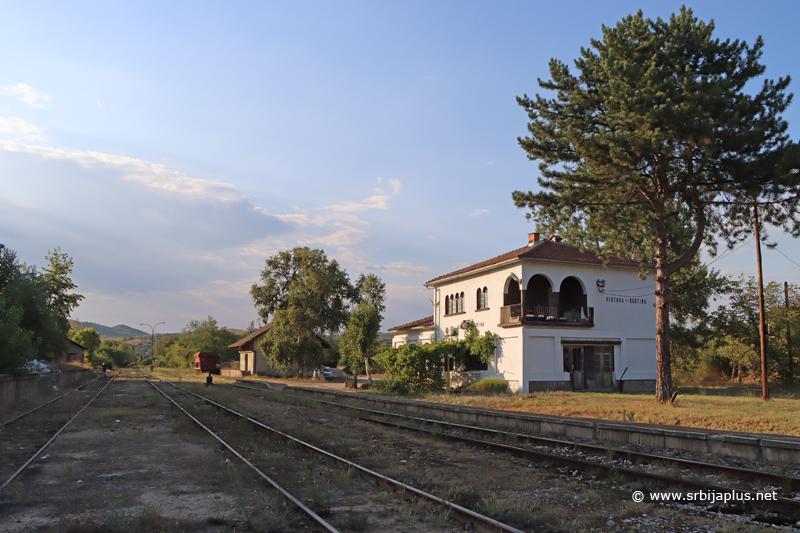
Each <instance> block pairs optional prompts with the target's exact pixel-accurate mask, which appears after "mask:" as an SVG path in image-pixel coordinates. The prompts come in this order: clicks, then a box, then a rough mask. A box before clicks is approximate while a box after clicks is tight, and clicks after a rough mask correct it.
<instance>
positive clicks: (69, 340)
mask: <svg viewBox="0 0 800 533" xmlns="http://www.w3.org/2000/svg"><path fill="white" fill-rule="evenodd" d="M67 342H71V343H72V344H74V345H75V346H78V347H79V348H82V349H84V350H88V348H87V347H86V346H84V345H83V344H81V343H79V342H75V341H74V340H72V339H69V338H68V339H67Z"/></svg>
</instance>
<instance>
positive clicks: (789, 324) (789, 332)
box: [783, 281, 794, 384]
mask: <svg viewBox="0 0 800 533" xmlns="http://www.w3.org/2000/svg"><path fill="white" fill-rule="evenodd" d="M783 301H784V303H785V304H786V353H787V354H788V355H789V365H788V366H789V384H792V383H794V361H793V360H792V321H791V317H790V316H789V282H788V281H784V282H783Z"/></svg>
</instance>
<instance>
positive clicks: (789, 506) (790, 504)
mask: <svg viewBox="0 0 800 533" xmlns="http://www.w3.org/2000/svg"><path fill="white" fill-rule="evenodd" d="M234 386H236V387H242V388H248V389H252V390H257V391H264V390H265V389H258V388H255V387H245V386H243V385H234ZM269 392H273V393H274V394H281V395H283V396H285V394H284V393H279V392H275V391H269ZM311 401H314V402H318V403H322V404H328V405H331V406H335V407H338V408H346V409H353V410H357V411H362V412H367V413H370V414H377V415H382V416H390V417H396V418H402V419H407V420H413V421H415V422H423V423H427V424H437V425H439V426H442V427H444V428H450V429H464V430H472V431H480V432H484V433H488V434H492V435H493V436H496V437H498V436H502V437H506V436H511V437H512V438H519V439H520V440H528V441H530V442H532V443H536V444H545V445H548V446H562V447H570V448H576V449H578V450H582V451H589V452H591V453H596V454H606V453H608V450H606V449H605V448H601V447H599V446H590V445H581V444H576V443H572V442H566V441H560V440H557V439H546V438H542V437H531V436H527V435H517V434H513V433H511V434H509V433H504V432H500V431H497V430H490V429H485V428H476V427H473V426H465V425H460V424H453V423H449V422H440V421H437V420H429V419H424V418H418V417H410V416H405V415H399V414H396V413H389V412H386V411H377V410H372V409H365V408H363V407H355V406H351V405H346V404H339V403H336V402H328V401H325V400H317V399H314V398H312V399H311ZM361 419H362V420H364V421H368V422H373V423H379V424H382V425H386V426H393V427H397V428H399V429H404V430H412V431H417V432H421V433H425V434H428V435H431V436H436V437H441V438H445V439H447V440H452V441H457V442H462V443H467V444H472V445H479V446H485V447H489V448H494V449H497V450H500V451H504V452H508V453H514V454H517V455H522V456H527V457H532V458H536V459H544V460H548V461H551V462H556V463H561V464H567V465H569V466H571V467H575V468H581V469H583V470H587V469H588V470H591V469H593V468H594V469H599V470H604V471H606V472H608V473H610V472H612V471H615V472H619V473H620V474H622V475H625V476H627V477H630V478H634V479H642V478H645V479H650V480H653V481H656V482H663V483H668V484H672V485H682V486H684V487H693V488H698V489H702V490H706V491H716V492H725V491H731V492H734V493H738V494H742V495H744V494H749V497H750V501H753V502H755V501H756V498H755V497H754V495H755V492H754V491H748V490H742V489H736V488H731V487H725V486H722V485H714V484H710V483H705V482H700V481H693V480H688V479H683V478H675V477H670V476H665V475H661V474H655V473H651V472H644V471H641V470H635V469H631V468H625V467H621V466H618V465H606V464H603V463H598V462H593V461H587V460H584V459H576V458H573V457H569V456H563V455H556V454H552V453H546V452H540V451H535V450H529V449H527V448H520V447H518V446H510V445H507V444H498V443H495V442H489V441H485V440H478V439H472V438H469V437H462V436H460V435H453V434H451V433H444V432H432V431H430V430H426V429H421V428H416V427H412V426H405V425H402V424H396V423H393V422H387V421H384V420H376V419H370V418H361ZM612 454H613V456H614V457H617V458H625V459H627V460H631V459H633V460H634V461H635V460H645V461H648V462H661V463H665V464H666V463H671V464H672V465H673V466H675V467H678V468H684V469H685V468H692V469H703V470H712V471H715V472H716V473H719V474H727V475H736V476H738V477H739V478H740V479H741V478H746V479H759V480H761V481H765V482H768V483H770V484H774V485H777V486H785V485H787V484H788V485H789V487H788V488H789V489H790V490H793V489H796V488H797V487H799V486H800V478H797V477H795V476H786V475H780V474H772V473H769V472H762V471H758V470H752V469H743V468H737V467H729V466H724V465H712V464H710V463H703V462H698V461H690V460H686V459H679V458H671V457H663V456H658V455H652V454H643V453H637V452H632V451H627V450H613V451H612ZM758 503H759V504H760V505H762V506H763V507H768V508H770V509H773V510H775V511H778V512H782V513H790V514H792V515H795V516H800V501H798V500H792V499H789V498H778V499H777V500H771V501H760V502H758Z"/></svg>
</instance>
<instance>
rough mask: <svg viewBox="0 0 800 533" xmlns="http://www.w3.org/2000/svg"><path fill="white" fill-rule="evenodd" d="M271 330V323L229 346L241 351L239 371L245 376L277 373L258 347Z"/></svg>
mask: <svg viewBox="0 0 800 533" xmlns="http://www.w3.org/2000/svg"><path fill="white" fill-rule="evenodd" d="M271 328H272V323H271V322H270V323H269V324H267V325H266V326H263V327H261V328H258V329H257V330H255V331H254V332H253V333H251V334H250V335H247V336H246V337H242V338H241V339H239V340H238V341H236V342H234V343H233V344H231V345H230V346H228V348H238V349H239V370H240V371H241V372H242V375H243V376H249V375H251V374H269V373H274V372H275V371H276V368H275V367H273V366H272V365H270V364H269V362H268V361H267V358H266V357H264V353H263V352H262V351H261V348H259V347H258V344H259V343H260V342H261V339H263V338H264V335H266V334H267V332H268V331H269V330H270V329H271Z"/></svg>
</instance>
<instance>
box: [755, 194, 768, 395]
mask: <svg viewBox="0 0 800 533" xmlns="http://www.w3.org/2000/svg"><path fill="white" fill-rule="evenodd" d="M753 220H754V226H755V233H756V262H757V263H758V315H759V320H758V321H759V331H760V333H761V396H762V398H763V399H764V400H769V388H768V386H767V328H766V325H765V324H764V278H763V276H762V274H761V235H760V234H759V230H758V202H757V201H755V200H753Z"/></svg>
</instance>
